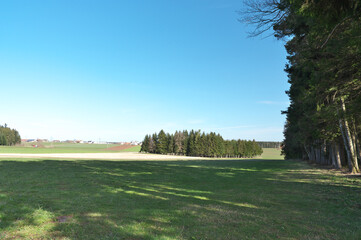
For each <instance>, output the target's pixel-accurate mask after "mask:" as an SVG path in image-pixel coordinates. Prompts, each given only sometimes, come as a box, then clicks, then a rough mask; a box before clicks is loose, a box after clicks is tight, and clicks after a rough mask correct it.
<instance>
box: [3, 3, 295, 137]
mask: <svg viewBox="0 0 361 240" xmlns="http://www.w3.org/2000/svg"><path fill="white" fill-rule="evenodd" d="M242 7H243V6H242V1H241V0H222V1H221V0H197V1H195V0H182V1H169V0H153V1H145V0H143V1H140V0H124V1H117V0H114V1H110V0H97V1H95V0H76V1H74V0H61V1H55V0H43V1H37V0H32V1H28V0H24V1H20V0H4V1H0V84H1V88H0V89H1V99H2V100H1V103H0V106H1V107H0V109H1V110H0V123H1V124H4V123H7V124H8V125H9V126H10V127H12V128H16V129H17V130H18V131H19V132H20V135H21V136H22V138H49V139H51V138H52V139H83V140H98V139H99V138H100V139H101V140H107V141H121V140H126V141H128V140H142V139H143V137H144V135H145V134H148V133H154V132H159V130H161V129H164V130H165V131H167V132H174V131H175V130H183V129H201V130H202V131H206V132H209V131H214V132H217V133H220V134H221V135H222V136H224V138H226V139H238V138H241V139H256V140H272V141H279V140H282V139H283V135H282V131H283V125H284V122H285V116H282V115H281V110H285V109H286V108H287V106H288V97H287V96H286V95H285V93H284V91H285V90H287V89H288V83H287V76H286V74H285V73H284V72H283V69H284V66H285V63H286V53H285V50H284V47H283V44H284V43H283V42H281V41H277V40H275V39H274V38H272V37H270V38H265V39H264V38H247V31H250V30H251V29H252V28H250V27H247V26H245V25H244V24H242V23H240V22H239V21H238V19H239V18H240V16H239V15H238V14H237V11H238V10H240V9H242Z"/></svg>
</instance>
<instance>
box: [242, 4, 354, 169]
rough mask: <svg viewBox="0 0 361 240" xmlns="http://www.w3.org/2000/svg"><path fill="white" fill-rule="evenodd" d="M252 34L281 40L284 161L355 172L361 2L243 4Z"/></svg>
mask: <svg viewBox="0 0 361 240" xmlns="http://www.w3.org/2000/svg"><path fill="white" fill-rule="evenodd" d="M247 6H248V7H247V10H246V11H244V12H243V13H242V14H243V20H244V21H246V22H248V23H251V24H255V30H254V32H253V36H255V35H259V34H262V33H265V32H267V31H269V30H273V35H274V36H275V37H276V38H278V39H284V40H285V41H286V44H285V47H286V50H287V53H288V57H287V60H288V63H287V65H286V68H285V71H286V72H287V74H288V82H289V83H290V89H289V90H288V91H287V92H286V93H287V94H288V96H289V98H290V106H289V107H288V109H287V110H286V111H284V112H283V113H284V114H286V116H287V120H286V124H285V129H284V137H285V139H284V142H283V153H284V155H285V157H286V158H288V159H290V158H303V159H307V160H309V161H311V162H316V163H319V164H324V165H332V166H334V167H335V168H340V167H341V166H342V165H347V166H348V168H349V170H350V172H352V173H357V172H360V170H359V167H358V166H359V163H360V161H361V149H360V134H361V125H360V124H361V111H360V109H361V28H360V26H361V1H360V0H266V1H247Z"/></svg>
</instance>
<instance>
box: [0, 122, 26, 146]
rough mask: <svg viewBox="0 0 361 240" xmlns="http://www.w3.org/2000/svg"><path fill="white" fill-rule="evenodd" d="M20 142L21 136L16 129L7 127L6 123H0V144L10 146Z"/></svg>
mask: <svg viewBox="0 0 361 240" xmlns="http://www.w3.org/2000/svg"><path fill="white" fill-rule="evenodd" d="M20 142H21V137H20V134H19V132H18V131H17V130H15V129H11V128H9V127H8V126H7V125H6V124H5V125H4V126H2V125H0V145H6V146H11V145H15V144H17V143H20Z"/></svg>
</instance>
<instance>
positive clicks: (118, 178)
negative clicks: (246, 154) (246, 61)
mask: <svg viewBox="0 0 361 240" xmlns="http://www.w3.org/2000/svg"><path fill="white" fill-rule="evenodd" d="M360 199H361V180H360V178H358V177H348V176H345V175H341V174H337V173H336V172H331V171H328V170H320V169H316V168H314V167H312V166H309V165H307V164H306V163H304V162H299V161H285V160H265V161H263V160H259V159H258V160H256V161H252V160H219V161H217V160H212V161H205V160H203V161H154V162H152V161H147V162H139V161H137V162H135V161H101V160H94V161H88V160H38V159H30V160H29V159H26V160H22V159H18V160H1V161H0V239H360V236H361V228H360V226H361V204H360Z"/></svg>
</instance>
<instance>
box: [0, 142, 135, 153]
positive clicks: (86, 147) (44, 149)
mask: <svg viewBox="0 0 361 240" xmlns="http://www.w3.org/2000/svg"><path fill="white" fill-rule="evenodd" d="M33 144H34V145H35V144H36V143H33ZM39 146H40V147H33V146H31V144H29V143H27V144H25V145H22V146H0V153H104V152H139V150H140V146H134V147H131V148H128V149H124V150H117V151H115V150H109V149H108V148H111V147H114V146H117V145H114V144H81V143H40V144H39Z"/></svg>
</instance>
